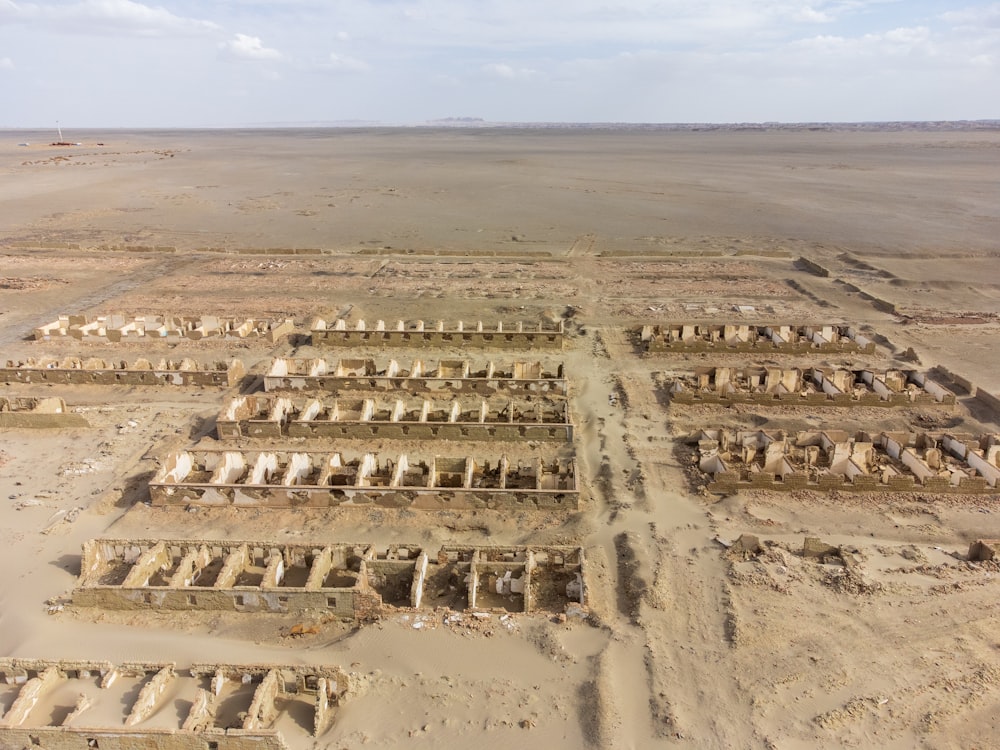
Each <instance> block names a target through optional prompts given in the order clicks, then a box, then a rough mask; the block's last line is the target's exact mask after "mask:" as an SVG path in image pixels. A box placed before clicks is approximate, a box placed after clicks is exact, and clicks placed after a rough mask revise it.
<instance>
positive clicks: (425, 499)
mask: <svg viewBox="0 0 1000 750" xmlns="http://www.w3.org/2000/svg"><path fill="white" fill-rule="evenodd" d="M149 491H150V496H151V498H152V502H153V504H154V505H235V506H242V507H254V506H257V507H272V508H289V507H292V508H294V507H313V508H316V507H319V508H325V507H331V506H337V505H362V504H364V505H367V504H375V505H385V506H390V507H409V508H414V509H424V510H427V509H433V510H440V509H445V508H453V509H472V508H520V507H523V508H536V509H545V510H575V509H576V507H577V503H578V500H579V491H578V489H577V480H576V463H575V461H574V460H572V459H554V460H551V461H548V462H546V461H543V460H542V459H540V458H536V459H533V460H530V461H528V462H526V463H521V462H518V463H516V464H513V465H512V464H511V462H510V461H509V460H508V459H507V457H506V456H504V455H501V456H498V457H496V458H494V459H492V460H490V459H475V458H471V457H470V458H447V457H442V456H426V457H423V458H419V457H414V456H409V455H407V454H405V453H404V454H401V455H399V456H396V457H394V458H389V457H384V456H378V455H376V454H374V453H366V454H364V455H361V456H359V457H357V458H352V459H348V458H345V457H344V456H342V455H341V454H340V453H335V452H316V451H299V452H291V451H227V450H223V451H206V450H197V451H181V452H179V453H174V454H172V455H171V456H169V457H168V458H167V460H166V461H165V462H164V464H163V466H162V467H161V468H160V470H159V471H158V472H157V473H156V474H155V475H154V476H153V478H152V480H151V481H150V483H149Z"/></svg>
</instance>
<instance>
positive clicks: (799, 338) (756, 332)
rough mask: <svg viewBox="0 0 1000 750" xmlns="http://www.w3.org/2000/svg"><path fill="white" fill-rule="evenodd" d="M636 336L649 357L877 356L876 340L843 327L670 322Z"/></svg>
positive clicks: (644, 329)
mask: <svg viewBox="0 0 1000 750" xmlns="http://www.w3.org/2000/svg"><path fill="white" fill-rule="evenodd" d="M637 334H638V338H639V341H640V343H641V344H642V345H643V347H644V348H645V350H646V351H647V352H649V353H650V354H657V353H664V352H711V351H734V352H760V351H780V352H782V353H786V354H810V353H824V354H826V353H833V352H860V353H864V354H874V353H875V342H874V341H872V340H871V339H868V338H867V337H865V336H863V335H862V334H861V333H860V332H858V331H857V330H856V329H855V328H852V327H850V326H847V325H841V324H820V325H796V324H777V323H776V324H772V325H762V324H747V323H668V324H663V325H644V326H642V327H641V328H640V329H639V330H638V331H637Z"/></svg>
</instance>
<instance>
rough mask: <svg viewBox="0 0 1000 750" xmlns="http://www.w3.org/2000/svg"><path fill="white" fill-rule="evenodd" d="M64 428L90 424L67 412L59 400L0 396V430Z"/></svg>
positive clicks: (82, 418)
mask: <svg viewBox="0 0 1000 750" xmlns="http://www.w3.org/2000/svg"><path fill="white" fill-rule="evenodd" d="M64 427H90V423H89V422H87V420H86V419H84V417H83V415H81V414H75V413H74V412H71V411H69V410H68V409H67V408H66V402H65V401H63V400H62V399H61V398H19V397H17V396H0V429H4V430H11V429H18V428H28V429H40V428H41V429H44V428H50V429H60V428H64Z"/></svg>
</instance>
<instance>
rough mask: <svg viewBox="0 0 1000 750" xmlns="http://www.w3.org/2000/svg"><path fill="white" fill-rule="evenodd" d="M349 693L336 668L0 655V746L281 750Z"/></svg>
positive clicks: (324, 725) (321, 725)
mask: <svg viewBox="0 0 1000 750" xmlns="http://www.w3.org/2000/svg"><path fill="white" fill-rule="evenodd" d="M352 692H353V687H352V677H351V675H349V674H348V673H347V672H345V671H344V670H343V669H341V668H340V667H337V666H310V667H299V666H286V665H274V664H194V665H192V666H191V667H189V668H188V669H183V670H181V669H177V668H176V665H175V664H174V663H172V662H131V663H121V664H113V663H110V662H99V661H69V660H64V661H50V660H43V659H22V658H6V659H0V747H2V748H41V749H42V750H95V749H97V748H99V750H150V748H170V750H286V749H287V747H288V744H287V742H286V736H287V737H289V738H294V739H296V740H298V743H297V744H300V745H301V744H302V741H303V740H304V741H309V739H308V738H309V736H310V735H311V736H312V737H321V736H322V735H323V734H325V733H326V732H327V730H329V728H330V727H331V726H332V724H333V720H334V718H335V715H336V711H337V709H338V708H339V707H340V706H342V705H343V703H344V701H345V700H346V699H348V698H349V697H350V695H351V694H352Z"/></svg>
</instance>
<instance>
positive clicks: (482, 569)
mask: <svg viewBox="0 0 1000 750" xmlns="http://www.w3.org/2000/svg"><path fill="white" fill-rule="evenodd" d="M584 576H585V573H584V557H583V550H582V549H580V548H578V547H563V546H544V547H541V546H540V547H477V546H459V545H450V546H446V547H443V548H442V549H441V550H440V551H439V552H438V553H437V554H436V555H435V554H428V552H427V551H425V550H423V549H421V548H420V547H419V546H415V545H406V544H393V545H389V546H387V547H376V546H375V545H372V544H368V543H365V544H346V543H340V544H309V543H294V544H289V543H280V544H279V543H268V542H260V541H258V542H249V541H232V540H162V541H158V540H154V539H131V540H128V539H96V540H92V541H89V542H87V543H86V544H85V545H84V548H83V558H82V561H81V565H80V578H79V581H78V582H77V587H76V589H75V590H74V592H73V605H74V606H79V607H97V608H100V609H115V610H121V609H127V610H133V609H135V610H141V609H155V610H158V611H163V610H168V611H180V610H223V611H235V612H278V613H281V612H297V611H305V610H313V611H323V612H327V613H329V614H332V615H335V616H337V617H341V618H343V619H347V620H355V621H362V622H363V621H368V620H372V619H375V618H377V617H379V616H381V615H384V614H387V613H389V612H392V611H395V610H398V609H434V608H437V607H444V608H448V609H452V610H456V611H460V612H464V611H484V610H491V609H502V610H505V611H513V612H525V613H529V614H530V613H536V612H547V613H559V612H563V611H565V609H566V608H567V607H569V606H571V605H576V606H580V607H584V606H586V604H587V594H586V587H585V578H584Z"/></svg>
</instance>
